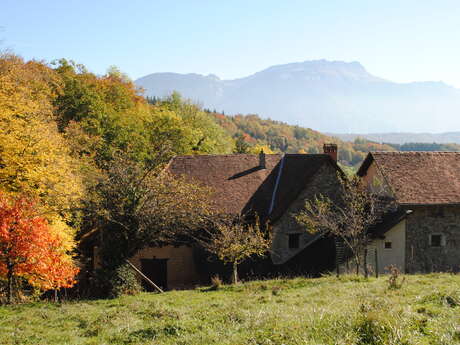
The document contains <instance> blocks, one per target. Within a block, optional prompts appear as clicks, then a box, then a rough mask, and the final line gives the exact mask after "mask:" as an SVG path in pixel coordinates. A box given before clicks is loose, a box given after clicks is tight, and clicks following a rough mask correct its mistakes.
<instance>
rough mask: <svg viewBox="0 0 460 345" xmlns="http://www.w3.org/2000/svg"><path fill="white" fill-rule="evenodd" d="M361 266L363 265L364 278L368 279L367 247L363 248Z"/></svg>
mask: <svg viewBox="0 0 460 345" xmlns="http://www.w3.org/2000/svg"><path fill="white" fill-rule="evenodd" d="M363 265H364V278H366V279H367V278H368V277H369V272H368V271H367V247H366V248H364V262H363Z"/></svg>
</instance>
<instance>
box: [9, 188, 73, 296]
mask: <svg viewBox="0 0 460 345" xmlns="http://www.w3.org/2000/svg"><path fill="white" fill-rule="evenodd" d="M78 270H79V269H78V268H77V267H76V265H75V263H74V262H73V259H72V256H71V255H69V253H68V252H67V249H66V247H65V245H64V242H63V239H62V237H60V236H59V234H58V233H56V232H53V230H52V228H51V227H50V226H49V225H48V222H47V220H46V219H45V218H43V217H41V216H39V214H38V211H37V208H36V207H35V203H34V202H33V201H31V200H29V199H27V198H24V197H22V198H12V197H9V196H7V195H6V194H3V193H0V278H3V279H6V281H7V300H8V303H10V302H11V300H12V297H13V294H14V293H15V292H16V289H17V285H16V284H14V283H15V282H17V281H18V278H19V279H21V278H22V279H23V280H25V281H27V282H28V283H29V284H30V285H31V286H33V287H35V288H38V289H40V290H42V291H45V290H50V289H59V288H61V287H71V286H72V285H73V284H74V283H75V280H74V277H75V276H76V274H77V273H78Z"/></svg>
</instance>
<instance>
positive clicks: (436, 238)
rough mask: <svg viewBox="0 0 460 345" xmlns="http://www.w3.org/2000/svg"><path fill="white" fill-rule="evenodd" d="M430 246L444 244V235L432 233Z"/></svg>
mask: <svg viewBox="0 0 460 345" xmlns="http://www.w3.org/2000/svg"><path fill="white" fill-rule="evenodd" d="M430 246H431V247H442V246H444V237H443V235H441V234H431V235H430Z"/></svg>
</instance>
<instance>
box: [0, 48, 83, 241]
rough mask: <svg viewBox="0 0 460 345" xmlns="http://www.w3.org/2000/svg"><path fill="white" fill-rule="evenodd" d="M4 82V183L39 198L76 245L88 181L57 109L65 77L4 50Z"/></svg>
mask: <svg viewBox="0 0 460 345" xmlns="http://www.w3.org/2000/svg"><path fill="white" fill-rule="evenodd" d="M0 85H1V87H0V152H1V155H0V186H1V188H2V189H3V190H4V191H6V192H8V193H10V194H16V195H20V194H23V193H24V194H27V195H28V196H30V197H32V198H34V199H37V200H38V203H37V207H39V208H40V209H41V212H42V214H43V215H44V216H45V218H46V219H47V220H48V222H49V226H50V227H51V228H53V229H54V231H55V232H56V233H59V234H60V236H62V239H63V240H66V241H67V243H68V246H69V247H72V246H73V243H74V239H73V233H74V231H73V229H72V228H71V227H70V226H69V224H71V223H73V222H75V213H74V212H73V209H74V208H75V207H76V206H77V205H78V203H79V201H80V199H81V197H82V196H83V193H84V186H83V183H82V180H81V178H80V175H79V171H78V167H77V162H76V161H75V160H74V159H73V158H72V157H71V155H70V151H69V149H68V143H67V141H66V140H65V138H64V137H63V136H62V135H61V134H60V133H59V131H58V128H57V123H56V118H55V115H54V106H53V100H54V99H55V98H56V97H57V95H58V94H59V93H60V92H61V81H60V78H59V76H58V75H57V74H56V73H55V72H54V71H53V70H52V69H50V68H49V67H48V66H46V65H44V64H43V63H40V62H36V61H29V62H24V61H23V60H22V59H21V58H20V57H18V56H16V55H12V54H3V55H1V56H0Z"/></svg>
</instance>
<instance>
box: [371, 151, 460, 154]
mask: <svg viewBox="0 0 460 345" xmlns="http://www.w3.org/2000/svg"><path fill="white" fill-rule="evenodd" d="M370 153H372V154H393V155H398V154H415V153H416V154H439V153H446V154H460V152H459V151H370Z"/></svg>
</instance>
